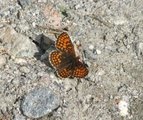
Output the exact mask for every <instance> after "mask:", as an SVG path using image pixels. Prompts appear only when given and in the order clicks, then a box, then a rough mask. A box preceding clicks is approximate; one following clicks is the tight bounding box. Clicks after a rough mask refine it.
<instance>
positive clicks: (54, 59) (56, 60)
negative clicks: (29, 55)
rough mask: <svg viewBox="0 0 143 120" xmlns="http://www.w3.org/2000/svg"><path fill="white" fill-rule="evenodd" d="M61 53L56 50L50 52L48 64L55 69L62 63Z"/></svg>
mask: <svg viewBox="0 0 143 120" xmlns="http://www.w3.org/2000/svg"><path fill="white" fill-rule="evenodd" d="M61 59H62V53H61V52H60V51H58V50H55V51H52V52H51V53H50V55H49V62H50V63H51V65H52V66H53V67H54V68H55V69H57V68H58V67H59V66H60V64H61V63H62V60H61Z"/></svg>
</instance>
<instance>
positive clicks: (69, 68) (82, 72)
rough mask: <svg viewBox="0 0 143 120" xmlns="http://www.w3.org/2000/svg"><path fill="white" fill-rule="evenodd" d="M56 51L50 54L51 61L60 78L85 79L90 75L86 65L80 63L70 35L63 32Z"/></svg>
mask: <svg viewBox="0 0 143 120" xmlns="http://www.w3.org/2000/svg"><path fill="white" fill-rule="evenodd" d="M55 47H56V50H54V51H52V52H51V53H50V54H49V61H50V63H51V65H52V66H53V67H54V68H55V70H56V73H57V75H58V76H59V77H62V78H67V77H71V78H73V77H76V78H84V77H85V76H86V75H87V74H88V69H87V67H86V64H85V63H83V62H81V61H79V57H77V56H76V54H75V49H74V45H73V44H72V42H71V40H70V37H69V35H68V34H67V33H66V32H63V33H62V34H60V35H59V37H58V38H57V41H56V43H55Z"/></svg>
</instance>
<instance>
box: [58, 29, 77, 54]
mask: <svg viewBox="0 0 143 120" xmlns="http://www.w3.org/2000/svg"><path fill="white" fill-rule="evenodd" d="M56 48H57V49H59V50H60V51H62V52H66V53H69V54H71V55H75V51H74V46H73V44H72V42H71V40H70V37H69V35H68V34H67V33H66V32H63V33H62V34H60V35H59V37H58V39H57V41H56Z"/></svg>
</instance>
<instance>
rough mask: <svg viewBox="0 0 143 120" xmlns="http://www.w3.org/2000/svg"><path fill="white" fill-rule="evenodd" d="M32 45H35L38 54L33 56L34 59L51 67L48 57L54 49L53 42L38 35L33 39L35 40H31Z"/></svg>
mask: <svg viewBox="0 0 143 120" xmlns="http://www.w3.org/2000/svg"><path fill="white" fill-rule="evenodd" d="M33 43H35V44H36V46H37V48H38V52H36V53H35V54H34V57H35V58H36V59H37V60H40V61H41V62H43V63H44V64H46V65H47V66H49V67H52V66H51V64H50V62H49V58H48V56H49V53H50V52H51V51H52V50H55V49H56V48H55V46H54V43H55V42H54V41H53V40H52V39H51V38H49V37H47V36H45V35H43V34H40V35H38V36H37V37H36V38H35V40H33Z"/></svg>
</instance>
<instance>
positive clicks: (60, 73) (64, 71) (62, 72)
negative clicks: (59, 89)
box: [57, 67, 72, 78]
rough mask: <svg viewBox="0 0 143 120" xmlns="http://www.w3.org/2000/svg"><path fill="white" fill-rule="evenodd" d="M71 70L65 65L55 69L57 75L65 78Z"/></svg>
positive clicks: (69, 74)
mask: <svg viewBox="0 0 143 120" xmlns="http://www.w3.org/2000/svg"><path fill="white" fill-rule="evenodd" d="M71 73H72V71H71V70H69V69H68V68H67V67H66V68H63V69H59V70H57V75H58V76H59V77H61V78H67V77H70V76H71Z"/></svg>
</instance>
